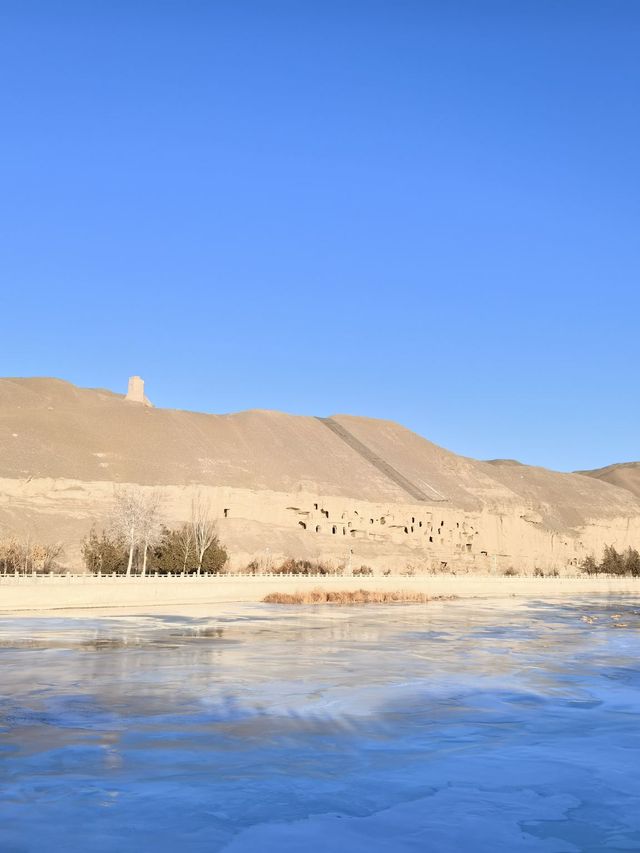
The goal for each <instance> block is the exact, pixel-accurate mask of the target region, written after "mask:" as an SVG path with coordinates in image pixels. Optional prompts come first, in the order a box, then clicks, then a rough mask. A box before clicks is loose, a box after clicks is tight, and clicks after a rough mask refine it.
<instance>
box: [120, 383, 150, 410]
mask: <svg viewBox="0 0 640 853" xmlns="http://www.w3.org/2000/svg"><path fill="white" fill-rule="evenodd" d="M125 400H129V401H130V402H131V403H142V404H143V405H144V406H152V405H153V403H151V402H150V401H149V400H148V399H147V398H146V397H145V395H144V379H142V378H141V377H140V376H130V377H129V389H128V391H127V396H126V397H125Z"/></svg>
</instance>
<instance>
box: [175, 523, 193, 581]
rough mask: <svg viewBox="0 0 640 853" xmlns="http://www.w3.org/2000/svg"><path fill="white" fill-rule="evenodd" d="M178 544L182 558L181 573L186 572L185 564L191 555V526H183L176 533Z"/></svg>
mask: <svg viewBox="0 0 640 853" xmlns="http://www.w3.org/2000/svg"><path fill="white" fill-rule="evenodd" d="M178 544H179V546H180V552H181V556H182V571H183V572H186V570H187V562H188V560H189V557H190V556H191V554H192V553H193V526H192V525H191V524H183V525H182V527H181V528H180V530H179V531H178Z"/></svg>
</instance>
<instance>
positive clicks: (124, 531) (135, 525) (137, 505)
mask: <svg viewBox="0 0 640 853" xmlns="http://www.w3.org/2000/svg"><path fill="white" fill-rule="evenodd" d="M144 515H145V498H144V495H143V493H142V489H139V488H132V487H131V486H122V487H120V488H117V489H116V490H115V493H114V508H113V522H112V525H113V529H114V532H115V533H116V535H117V536H120V537H121V538H122V540H123V541H124V543H125V544H126V547H127V549H128V551H129V559H128V562H127V572H126V574H127V577H129V575H130V574H131V567H132V566H133V555H134V553H135V550H136V548H137V546H138V545H139V544H140V542H141V539H142V530H143V526H144V522H143V519H144Z"/></svg>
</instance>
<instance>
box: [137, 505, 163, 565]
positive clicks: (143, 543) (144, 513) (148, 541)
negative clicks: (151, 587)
mask: <svg viewBox="0 0 640 853" xmlns="http://www.w3.org/2000/svg"><path fill="white" fill-rule="evenodd" d="M159 510H160V493H159V492H157V491H153V492H150V493H148V494H147V495H143V496H142V510H141V516H140V548H141V549H142V574H143V575H146V574H147V554H148V551H149V546H150V545H152V544H153V541H154V540H155V539H156V538H157V536H158V534H159V533H160V524H159V519H158V516H159Z"/></svg>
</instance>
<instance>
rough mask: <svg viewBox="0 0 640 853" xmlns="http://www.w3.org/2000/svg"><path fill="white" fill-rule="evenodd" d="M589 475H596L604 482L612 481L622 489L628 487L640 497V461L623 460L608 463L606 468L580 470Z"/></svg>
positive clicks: (581, 472)
mask: <svg viewBox="0 0 640 853" xmlns="http://www.w3.org/2000/svg"><path fill="white" fill-rule="evenodd" d="M576 473H578V474H584V475H586V476H587V477H595V478H596V479H597V480H601V481H602V482H604V483H611V485H612V486H617V487H618V488H620V489H627V491H629V492H631V494H633V495H636V496H637V497H639V498H640V462H621V463H619V464H617V465H608V466H607V467H606V468H595V469H594V470H593V471H578V472H576Z"/></svg>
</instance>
